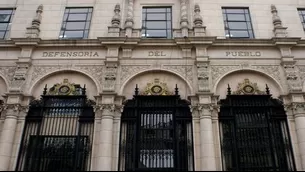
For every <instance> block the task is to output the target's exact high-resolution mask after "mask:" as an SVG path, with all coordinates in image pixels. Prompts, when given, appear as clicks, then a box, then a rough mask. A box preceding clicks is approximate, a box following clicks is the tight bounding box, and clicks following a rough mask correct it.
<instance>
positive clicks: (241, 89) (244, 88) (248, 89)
mask: <svg viewBox="0 0 305 172" xmlns="http://www.w3.org/2000/svg"><path fill="white" fill-rule="evenodd" d="M233 94H265V92H263V91H260V90H259V88H258V86H257V83H252V82H250V80H249V79H244V81H243V82H242V83H239V84H238V86H237V90H236V91H234V92H233Z"/></svg>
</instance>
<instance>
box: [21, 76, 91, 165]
mask: <svg viewBox="0 0 305 172" xmlns="http://www.w3.org/2000/svg"><path fill="white" fill-rule="evenodd" d="M93 104H94V102H92V101H90V100H89V99H87V96H86V88H85V87H81V86H80V85H79V84H74V83H69V81H68V79H64V81H63V82H62V83H59V84H55V85H54V86H53V87H51V88H50V89H49V90H48V89H47V87H45V88H44V90H43V95H42V96H41V99H40V100H34V101H32V102H31V103H30V108H29V112H28V114H27V117H26V120H25V126H24V129H23V135H22V140H21V146H20V150H19V155H18V159H17V167H16V171H89V170H90V164H91V149H92V140H93V129H94V112H93V107H92V105H93Z"/></svg>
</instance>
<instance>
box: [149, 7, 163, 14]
mask: <svg viewBox="0 0 305 172" xmlns="http://www.w3.org/2000/svg"><path fill="white" fill-rule="evenodd" d="M147 12H148V13H149V12H159V13H160V12H166V8H147Z"/></svg>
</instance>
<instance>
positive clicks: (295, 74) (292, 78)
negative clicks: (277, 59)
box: [283, 64, 302, 91]
mask: <svg viewBox="0 0 305 172" xmlns="http://www.w3.org/2000/svg"><path fill="white" fill-rule="evenodd" d="M283 68H284V71H285V74H286V80H287V83H288V88H289V91H302V81H301V78H300V74H299V73H300V72H299V70H298V68H297V67H296V66H295V65H294V64H283Z"/></svg>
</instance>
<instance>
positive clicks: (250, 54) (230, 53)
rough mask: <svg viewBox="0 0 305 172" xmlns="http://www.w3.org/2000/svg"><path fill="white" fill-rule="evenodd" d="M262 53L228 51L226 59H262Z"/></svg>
mask: <svg viewBox="0 0 305 172" xmlns="http://www.w3.org/2000/svg"><path fill="white" fill-rule="evenodd" d="M260 56H262V53H261V52H260V51H255V52H252V51H226V57H260Z"/></svg>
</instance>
